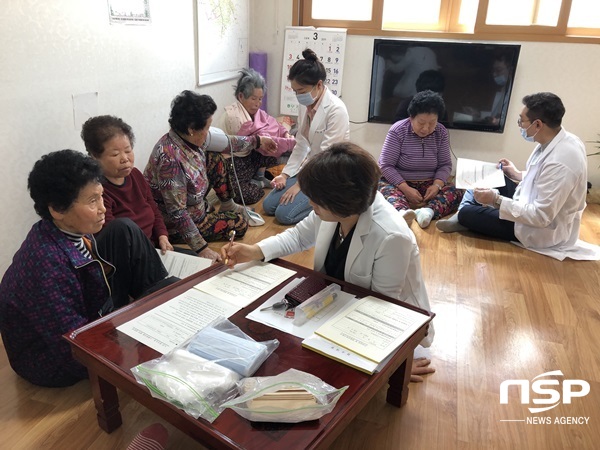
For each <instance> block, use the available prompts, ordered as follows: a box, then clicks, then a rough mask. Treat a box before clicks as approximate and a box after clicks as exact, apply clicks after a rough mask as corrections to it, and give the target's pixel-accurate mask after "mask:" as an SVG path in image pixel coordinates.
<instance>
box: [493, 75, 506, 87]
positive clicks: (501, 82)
mask: <svg viewBox="0 0 600 450" xmlns="http://www.w3.org/2000/svg"><path fill="white" fill-rule="evenodd" d="M494 81H495V82H496V84H497V85H498V86H504V85H505V84H506V82H507V81H508V78H507V76H506V75H497V76H495V77H494Z"/></svg>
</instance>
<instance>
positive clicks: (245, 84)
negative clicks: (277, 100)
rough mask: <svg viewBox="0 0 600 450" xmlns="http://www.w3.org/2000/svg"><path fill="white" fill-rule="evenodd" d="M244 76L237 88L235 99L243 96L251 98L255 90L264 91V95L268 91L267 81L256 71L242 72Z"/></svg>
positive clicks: (246, 70) (243, 70) (244, 70)
mask: <svg viewBox="0 0 600 450" xmlns="http://www.w3.org/2000/svg"><path fill="white" fill-rule="evenodd" d="M240 73H241V74H242V76H241V77H240V79H239V80H238V82H237V85H236V86H234V87H235V98H236V99H237V98H238V95H239V94H242V95H243V96H244V98H249V97H250V96H251V95H252V94H254V89H262V90H263V93H264V92H265V91H266V90H267V86H266V83H265V79H264V78H263V76H262V75H261V74H260V73H258V72H257V71H256V70H254V69H242V70H240Z"/></svg>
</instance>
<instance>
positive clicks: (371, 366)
mask: <svg viewBox="0 0 600 450" xmlns="http://www.w3.org/2000/svg"><path fill="white" fill-rule="evenodd" d="M302 346H303V347H307V348H309V349H311V350H313V351H315V352H317V353H320V354H322V355H324V356H327V357H328V358H331V359H335V360H336V361H339V362H341V363H342V364H346V365H348V366H350V367H354V368H355V369H358V370H360V371H361V372H366V373H368V374H373V373H375V372H379V371H380V370H381V367H383V366H384V365H385V364H386V363H387V362H388V361H389V360H390V358H391V357H392V356H393V355H394V353H393V352H392V353H390V355H389V356H388V357H387V358H385V359H384V360H383V361H381V362H380V363H376V362H374V361H371V360H370V359H367V358H363V357H362V356H360V355H357V354H356V353H354V352H351V351H350V350H348V349H346V348H344V347H341V346H339V345H336V344H334V343H333V342H331V341H328V340H327V339H325V338H322V337H321V336H319V335H318V334H312V335H310V336H309V337H308V338H306V339H304V340H303V341H302Z"/></svg>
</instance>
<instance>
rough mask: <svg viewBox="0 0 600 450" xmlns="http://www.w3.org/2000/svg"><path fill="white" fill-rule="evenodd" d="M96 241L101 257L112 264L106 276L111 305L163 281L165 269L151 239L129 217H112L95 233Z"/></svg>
mask: <svg viewBox="0 0 600 450" xmlns="http://www.w3.org/2000/svg"><path fill="white" fill-rule="evenodd" d="M96 243H97V245H98V253H99V254H100V256H101V257H102V259H105V260H106V261H108V262H109V263H111V264H112V265H113V266H115V267H116V270H114V271H113V273H112V274H109V279H108V281H109V284H110V288H111V294H112V295H111V297H112V301H113V306H114V308H115V309H117V308H120V307H122V306H125V305H127V304H129V300H130V298H133V299H138V298H140V297H142V296H144V295H145V294H147V293H149V292H151V291H153V290H155V289H153V288H154V287H155V285H157V284H164V283H161V282H162V281H163V280H164V279H165V277H166V276H167V275H168V273H167V269H165V266H164V265H163V263H162V262H161V260H160V257H159V256H158V253H157V252H156V249H155V248H154V245H153V244H152V242H150V240H149V239H148V238H147V237H146V235H145V234H144V232H143V231H142V230H141V229H140V227H138V226H137V225H136V224H135V223H134V222H133V221H132V220H131V219H125V218H120V219H115V220H113V221H112V222H111V223H109V224H108V225H107V226H106V227H104V229H103V230H102V231H101V232H100V233H98V234H97V235H96ZM173 281H176V279H175V280H173ZM167 284H168V283H167ZM161 287H164V286H161Z"/></svg>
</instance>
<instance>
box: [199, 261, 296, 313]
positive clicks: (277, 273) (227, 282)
mask: <svg viewBox="0 0 600 450" xmlns="http://www.w3.org/2000/svg"><path fill="white" fill-rule="evenodd" d="M295 273H296V272H295V271H293V270H290V269H286V268H284V267H280V266H277V265H275V264H270V263H266V262H260V261H253V262H250V263H245V264H238V265H237V266H236V267H235V268H234V269H228V270H226V271H225V272H221V273H219V274H217V275H215V276H214V277H211V278H209V279H208V280H206V281H203V282H202V283H199V284H197V285H196V286H194V288H195V289H199V290H200V291H202V292H206V293H207V294H210V295H213V296H215V297H217V298H220V299H221V300H224V301H227V302H229V303H232V304H234V305H237V306H239V307H240V308H243V307H245V306H248V305H249V304H250V303H252V302H253V301H254V300H256V299H258V298H259V297H260V296H262V295H264V294H266V293H267V292H268V291H270V290H271V289H273V288H274V287H276V286H277V285H278V284H280V283H283V282H284V281H285V280H287V279H288V278H290V277H291V276H293V275H294V274H295Z"/></svg>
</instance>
